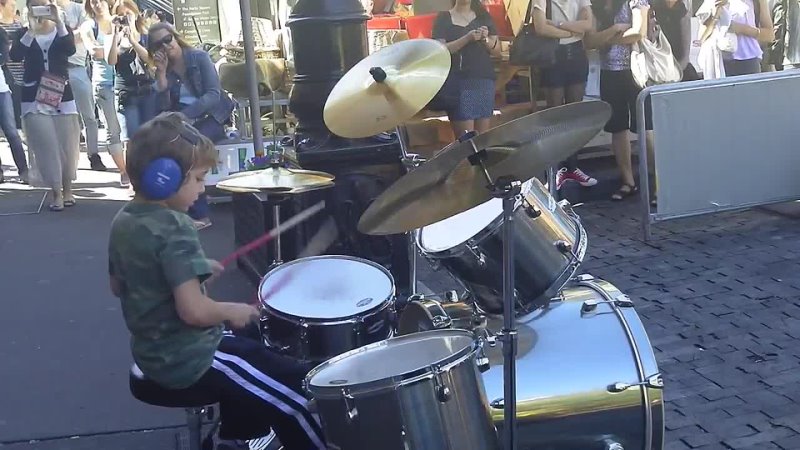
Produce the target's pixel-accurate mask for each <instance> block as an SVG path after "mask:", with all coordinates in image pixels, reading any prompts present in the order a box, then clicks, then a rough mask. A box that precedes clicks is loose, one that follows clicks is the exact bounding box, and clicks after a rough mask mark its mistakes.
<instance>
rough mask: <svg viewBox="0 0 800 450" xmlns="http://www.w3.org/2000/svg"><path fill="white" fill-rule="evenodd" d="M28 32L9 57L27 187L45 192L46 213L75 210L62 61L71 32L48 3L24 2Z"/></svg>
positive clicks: (71, 117) (70, 112)
mask: <svg viewBox="0 0 800 450" xmlns="http://www.w3.org/2000/svg"><path fill="white" fill-rule="evenodd" d="M27 5H28V14H29V17H30V21H29V22H30V27H29V28H26V29H24V32H23V33H22V34H21V35H20V36H19V37H18V38H17V39H16V40H15V41H14V44H13V45H12V46H11V52H10V55H9V56H10V57H11V59H12V60H13V61H22V63H23V66H24V68H25V73H24V75H23V82H24V84H23V87H22V128H23V129H24V130H25V136H26V137H27V139H28V149H29V151H30V153H31V156H32V158H31V169H30V170H31V173H32V175H33V176H31V177H30V181H31V184H33V185H34V186H38V187H46V188H49V189H50V190H51V200H50V210H51V211H61V210H63V209H64V207H65V206H73V205H75V197H74V196H73V194H72V182H73V181H74V180H75V178H76V175H77V173H76V170H77V165H78V154H79V152H80V148H79V142H80V123H79V120H78V108H77V106H75V99H74V97H73V95H72V90H71V89H70V86H69V83H67V80H68V79H69V72H68V64H67V58H69V56H70V55H72V54H73V53H75V40H74V38H73V36H72V32H71V31H70V30H69V29H68V28H67V26H66V25H64V22H63V21H62V20H61V17H62V14H61V12H60V11H59V9H58V7H56V5H54V4H52V3H50V2H49V1H48V0H28V2H27Z"/></svg>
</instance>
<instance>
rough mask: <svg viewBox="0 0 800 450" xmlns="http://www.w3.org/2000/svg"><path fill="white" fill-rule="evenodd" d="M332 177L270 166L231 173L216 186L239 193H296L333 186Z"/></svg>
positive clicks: (319, 173)
mask: <svg viewBox="0 0 800 450" xmlns="http://www.w3.org/2000/svg"><path fill="white" fill-rule="evenodd" d="M333 179H334V177H333V175H331V174H329V173H325V172H317V171H312V170H300V169H286V168H283V167H270V168H267V169H264V170H255V171H248V172H241V173H237V174H234V175H231V176H230V177H228V178H225V179H224V180H222V181H220V182H219V183H217V188H219V189H222V190H224V191H228V192H239V193H243V192H264V193H275V194H296V193H300V192H308V191H313V190H315V189H322V188H326V187H329V186H333Z"/></svg>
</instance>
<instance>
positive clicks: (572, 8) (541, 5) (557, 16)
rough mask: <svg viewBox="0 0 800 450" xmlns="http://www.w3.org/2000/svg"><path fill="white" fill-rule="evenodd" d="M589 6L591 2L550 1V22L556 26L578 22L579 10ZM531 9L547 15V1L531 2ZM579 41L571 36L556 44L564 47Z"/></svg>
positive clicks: (582, 0) (588, 0)
mask: <svg viewBox="0 0 800 450" xmlns="http://www.w3.org/2000/svg"><path fill="white" fill-rule="evenodd" d="M591 6H592V1H591V0H550V16H551V19H550V20H551V21H552V22H553V23H556V24H557V23H559V22H576V21H578V20H580V15H581V10H582V9H583V8H590V7H591ZM533 7H534V8H535V9H539V10H540V11H543V12H544V13H545V14H547V9H546V8H547V0H533ZM580 40H581V38H580V37H579V36H572V37H568V38H563V39H560V40H559V41H558V43H559V44H561V45H566V44H572V43H573V42H578V41H580Z"/></svg>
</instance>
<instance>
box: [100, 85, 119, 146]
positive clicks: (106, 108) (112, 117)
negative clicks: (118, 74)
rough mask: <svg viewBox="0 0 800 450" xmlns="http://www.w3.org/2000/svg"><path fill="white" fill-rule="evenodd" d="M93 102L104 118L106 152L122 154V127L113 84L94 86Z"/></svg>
mask: <svg viewBox="0 0 800 450" xmlns="http://www.w3.org/2000/svg"><path fill="white" fill-rule="evenodd" d="M94 102H95V104H96V105H97V107H98V108H99V109H100V111H101V112H102V113H103V117H105V119H106V120H105V124H106V133H107V134H108V136H107V140H108V153H110V154H112V155H119V154H122V128H121V127H120V124H119V117H117V108H116V105H115V104H114V88H113V86H109V85H96V86H94Z"/></svg>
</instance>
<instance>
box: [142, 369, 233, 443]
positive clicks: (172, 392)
mask: <svg viewBox="0 0 800 450" xmlns="http://www.w3.org/2000/svg"><path fill="white" fill-rule="evenodd" d="M129 385H130V390H131V394H133V397H134V398H135V399H137V400H139V401H140V402H142V403H146V404H148V405H153V406H161V407H164V408H183V409H184V410H185V411H186V425H187V428H188V433H189V450H205V449H212V448H213V442H212V436H213V433H214V431H215V430H216V426H215V427H213V428H212V430H211V432H210V433H209V434H208V435H207V436H206V437H205V439H203V436H202V426H203V417H204V416H205V417H207V418H209V419H210V418H213V416H214V412H213V408H212V407H211V405H214V404H216V403H217V402H218V401H219V399H218V398H217V397H216V395H215V393H213V392H208V391H201V390H199V389H192V388H188V389H166V388H164V387H161V386H160V385H158V384H156V382H154V381H153V380H150V379H148V378H147V377H146V376H145V375H144V373H142V371H141V369H139V367H138V366H137V365H136V364H134V365H133V366H132V367H131V371H130V376H129Z"/></svg>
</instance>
